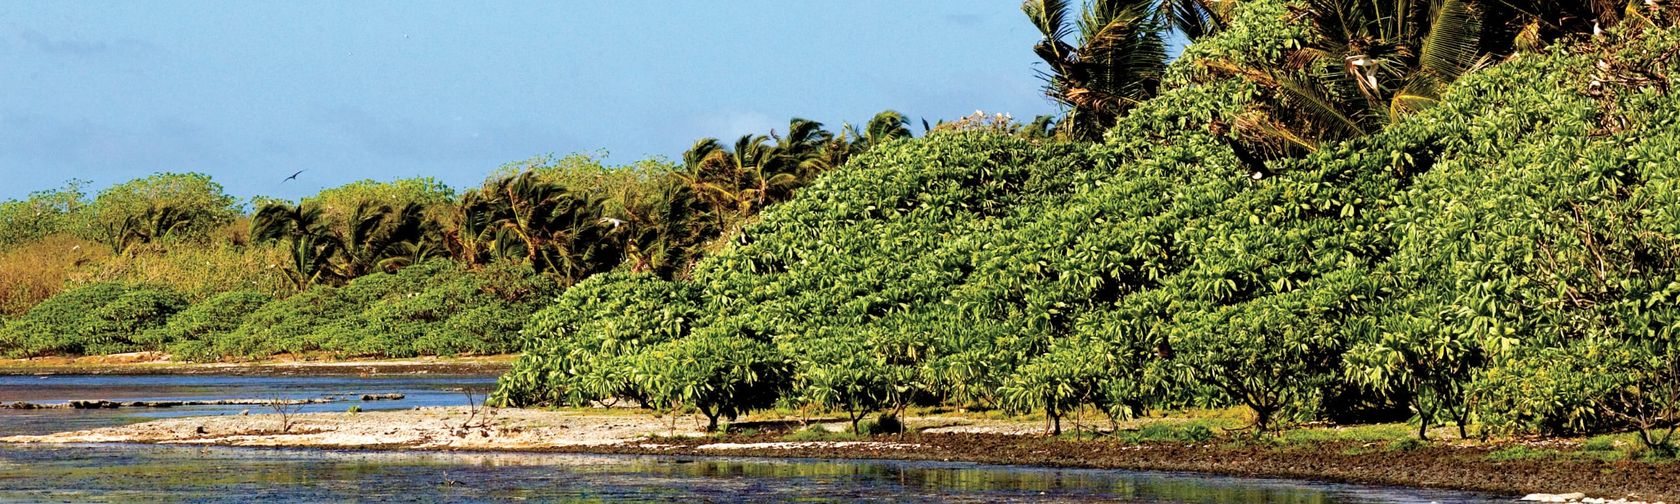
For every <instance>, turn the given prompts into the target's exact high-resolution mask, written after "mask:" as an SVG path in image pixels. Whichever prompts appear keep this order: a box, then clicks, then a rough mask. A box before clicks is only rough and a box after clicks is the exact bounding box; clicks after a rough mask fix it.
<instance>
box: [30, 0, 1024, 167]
mask: <svg viewBox="0 0 1680 504" xmlns="http://www.w3.org/2000/svg"><path fill="white" fill-rule="evenodd" d="M5 10H6V15H5V16H4V17H0V69H3V70H0V199H8V198H16V197H20V196H23V195H25V194H27V193H29V192H31V191H34V190H38V189H46V188H52V187H57V186H59V185H61V184H62V183H63V182H65V181H66V180H68V179H71V178H80V179H86V180H90V181H92V187H93V188H94V189H100V188H104V187H107V186H109V185H111V184H113V183H118V182H122V181H125V180H129V179H132V178H136V177H140V176H145V175H147V174H151V173H155V172H159V171H197V172H203V173H208V174H210V175H211V176H213V177H214V178H215V179H216V180H217V181H219V182H221V183H222V184H223V185H224V186H226V187H227V189H228V191H229V192H230V193H233V194H234V195H236V196H239V197H241V198H244V197H249V196H253V195H270V196H280V197H287V198H295V197H298V196H302V195H306V194H312V193H314V192H315V191H318V190H319V189H321V188H323V187H330V186H335V185H340V184H344V183H346V182H351V181H354V180H359V179H364V178H373V179H379V180H389V179H393V178H402V177H413V176H421V175H427V176H435V177H438V178H439V179H441V180H443V181H444V182H446V183H449V184H450V185H453V186H456V187H463V186H468V185H476V184H477V183H478V182H480V181H482V180H483V178H484V175H485V174H486V173H488V172H489V171H490V170H492V169H494V168H496V167H497V166H500V165H502V164H503V163H507V162H510V161H515V160H520V159H526V158H529V157H532V156H536V155H541V154H550V153H552V154H561V155H563V154H567V153H572V152H595V151H600V150H605V151H607V152H610V154H611V156H610V159H611V160H612V161H614V162H629V161H633V160H636V159H640V158H643V157H648V156H667V157H671V158H676V157H678V156H679V155H680V154H681V152H682V150H683V149H685V148H687V147H688V146H689V145H690V143H692V141H693V140H694V139H696V138H699V137H703V136H715V137H726V138H727V137H733V136H736V135H740V134H743V133H749V132H760V133H762V132H767V131H768V130H769V129H770V128H775V127H778V126H780V127H783V128H785V125H786V122H787V119H788V118H789V117H793V116H799V117H806V118H810V119H815V120H819V121H823V122H825V123H828V124H830V125H832V126H836V127H837V126H838V125H839V124H840V123H841V122H842V121H851V122H853V123H858V122H863V121H866V120H867V119H868V118H869V117H870V116H871V115H873V114H874V113H875V112H878V111H880V110H882V109H888V108H891V109H897V110H899V111H902V112H904V113H905V114H906V115H909V116H910V117H912V118H921V117H926V118H928V119H929V120H934V119H938V118H954V117H958V116H962V115H966V114H968V113H972V112H973V111H974V110H976V109H983V110H985V111H987V112H1008V113H1012V114H1014V115H1015V116H1016V117H1017V118H1023V119H1030V118H1031V117H1032V116H1034V115H1037V114H1043V113H1049V112H1051V111H1053V110H1054V106H1053V105H1052V104H1051V103H1049V102H1048V101H1047V100H1046V99H1045V98H1043V97H1042V95H1041V94H1040V93H1039V89H1038V88H1039V84H1040V83H1039V81H1038V80H1037V78H1036V77H1035V69H1036V67H1035V65H1034V62H1035V61H1036V60H1035V58H1034V57H1033V54H1032V51H1031V46H1032V44H1033V43H1034V42H1035V41H1036V39H1037V37H1036V33H1035V32H1034V31H1033V29H1032V27H1031V25H1029V24H1028V23H1027V22H1025V20H1024V17H1023V16H1022V14H1021V12H1020V9H1019V7H1018V4H1017V2H1015V1H1013V0H983V1H976V0H918V1H914V2H905V1H888V0H856V1H845V2H825V1H801V0H773V1H772V0H729V1H698V0H695V1H683V0H660V1H655V0H618V1H610V2H574V1H566V2H544V3H540V4H539V3H536V2H531V3H523V2H521V3H511V2H488V3H479V2H418V1H403V2H362V1H358V2H337V1H334V2H325V1H285V2H243V1H241V2H223V1H209V0H204V1H193V2H179V1H176V2H164V1H148V2H127V1H123V2H56V1H55V2H35V1H10V2H7V3H6V6H5ZM916 129H917V130H918V131H919V130H920V128H919V127H918V128H916ZM299 169H307V170H308V171H307V172H304V173H303V175H302V176H300V177H299V180H298V181H296V182H291V183H287V184H284V185H281V184H279V182H280V180H281V178H283V177H284V176H286V175H288V174H290V173H291V172H293V171H296V170H299Z"/></svg>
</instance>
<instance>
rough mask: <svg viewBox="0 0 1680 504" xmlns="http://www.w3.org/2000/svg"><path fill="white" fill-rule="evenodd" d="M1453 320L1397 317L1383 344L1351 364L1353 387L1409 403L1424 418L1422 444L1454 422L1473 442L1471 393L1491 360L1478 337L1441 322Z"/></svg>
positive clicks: (1361, 352) (1353, 355)
mask: <svg viewBox="0 0 1680 504" xmlns="http://www.w3.org/2000/svg"><path fill="white" fill-rule="evenodd" d="M1424 313H1429V312H1427V311H1426V312H1424ZM1452 316H1453V315H1452V314H1451V313H1450V312H1443V311H1439V310H1437V311H1435V312H1434V313H1433V316H1425V317H1416V316H1412V315H1410V314H1402V315H1399V316H1397V317H1394V318H1391V319H1390V321H1389V323H1387V324H1384V326H1385V329H1386V330H1385V331H1384V332H1383V333H1382V334H1381V335H1380V336H1379V337H1378V338H1377V341H1374V342H1367V343H1362V344H1359V345H1356V346H1355V347H1354V348H1353V349H1352V350H1350V351H1349V352H1348V354H1347V357H1346V360H1345V362H1346V366H1347V377H1348V379H1349V380H1350V381H1352V382H1353V383H1355V384H1357V385H1359V386H1362V387H1366V388H1368V389H1370V390H1372V391H1374V392H1377V393H1395V394H1398V395H1400V396H1402V397H1404V398H1405V399H1406V400H1407V402H1409V406H1410V407H1411V408H1412V411H1413V412H1415V413H1416V414H1417V417H1418V439H1420V440H1428V439H1429V426H1430V424H1431V422H1434V421H1437V420H1451V421H1453V423H1454V424H1455V425H1457V426H1458V436H1459V437H1460V438H1463V437H1468V436H1467V434H1468V433H1467V432H1466V426H1467V425H1468V424H1469V423H1470V411H1471V408H1470V402H1469V398H1468V397H1467V393H1466V389H1467V387H1468V386H1469V383H1470V379H1471V378H1472V376H1473V375H1474V374H1475V372H1476V370H1477V369H1480V368H1481V365H1482V363H1483V362H1484V361H1485V358H1484V356H1483V353H1482V350H1481V346H1480V345H1479V344H1478V343H1477V342H1476V341H1475V340H1474V338H1471V337H1469V336H1466V335H1462V334H1458V333H1455V332H1452V331H1451V330H1450V328H1451V327H1452V326H1451V325H1450V324H1448V325H1443V324H1441V323H1440V322H1439V321H1441V320H1445V319H1450V318H1451V317H1452Z"/></svg>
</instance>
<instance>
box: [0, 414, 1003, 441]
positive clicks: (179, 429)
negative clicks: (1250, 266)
mask: <svg viewBox="0 0 1680 504" xmlns="http://www.w3.org/2000/svg"><path fill="white" fill-rule="evenodd" d="M289 420H290V424H291V425H290V426H289V427H288V428H287V429H286V431H285V432H282V431H281V429H282V418H281V417H280V416H279V415H276V414H253V415H222V416H198V417H181V418H167V419H161V420H154V421H150V422H145V423H138V424H132V425H124V426H118V427H105V428H99V429H91V430H83V431H72V432H61V433H56V434H45V435H27V436H9V437H0V443H17V444H77V443H142V444H183V445H219V446H262V447H297V448H335V449H407V450H474V451H554V450H563V449H567V448H576V447H590V446H620V447H630V448H636V447H641V448H649V449H659V448H660V447H662V446H667V445H666V444H665V443H669V442H670V441H672V440H680V439H683V438H703V437H705V436H706V434H705V433H704V432H702V431H701V430H700V427H701V424H700V422H698V421H696V419H695V418H693V417H680V418H677V419H676V421H675V423H672V422H670V421H669V419H668V418H666V419H662V418H657V417H654V416H652V415H648V414H644V413H641V412H639V411H634V410H537V409H491V408H477V409H472V408H468V407H465V406H460V407H433V408H416V409H411V410H387V411H369V412H357V413H349V412H342V413H339V412H335V413H307V414H296V415H291V416H290V417H289ZM954 423H960V425H953V424H954ZM826 425H828V426H829V428H831V429H834V430H839V429H841V428H842V425H840V424H838V423H830V424H826ZM913 425H918V426H921V427H926V428H925V429H924V431H923V432H926V433H957V432H986V433H992V434H1024V433H1027V432H1030V430H1031V429H1030V427H1027V426H1021V425H1017V424H1013V423H1009V422H1001V421H1000V422H956V421H953V420H951V419H943V418H939V417H931V418H918V419H915V421H914V424H913ZM877 444H879V445H886V444H892V443H869V442H855V441H854V442H838V443H830V442H817V443H803V444H802V443H712V445H715V446H707V445H699V446H696V448H697V449H704V450H709V451H730V450H742V449H762V448H783V449H794V448H813V447H819V446H820V447H830V446H836V447H859V446H873V445H877ZM898 444H900V445H905V444H904V443H898ZM670 446H676V445H670ZM683 446H687V445H686V444H684V445H683ZM906 446H908V445H906Z"/></svg>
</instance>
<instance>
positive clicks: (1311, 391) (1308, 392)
mask: <svg viewBox="0 0 1680 504" xmlns="http://www.w3.org/2000/svg"><path fill="white" fill-rule="evenodd" d="M1280 301H1282V300H1280ZM1285 304H1286V303H1282V302H1280V303H1275V304H1269V305H1266V306H1258V307H1252V308H1250V309H1240V310H1229V311H1228V312H1226V313H1223V314H1216V315H1214V316H1213V317H1210V318H1211V319H1212V320H1208V321H1206V322H1212V323H1211V324H1208V325H1201V324H1198V325H1196V326H1191V327H1187V328H1185V329H1187V330H1188V331H1189V334H1187V336H1189V337H1188V338H1186V340H1187V343H1188V344H1187V345H1186V346H1187V347H1188V348H1186V349H1185V352H1184V354H1185V357H1186V358H1187V359H1186V360H1187V361H1188V364H1189V372H1190V373H1191V374H1193V375H1194V378H1195V379H1196V380H1197V381H1200V382H1202V383H1203V384H1205V385H1207V386H1209V387H1212V388H1213V389H1214V390H1216V391H1217V392H1218V393H1220V394H1222V395H1224V396H1225V397H1226V398H1228V399H1229V400H1231V401H1234V402H1236V403H1238V404H1241V405H1244V406H1247V407H1248V408H1249V409H1251V410H1253V411H1254V429H1255V431H1256V432H1258V433H1268V432H1274V431H1276V430H1277V428H1278V426H1279V425H1278V421H1279V417H1280V416H1282V415H1286V414H1289V413H1291V412H1300V411H1307V410H1311V409H1312V405H1314V404H1316V402H1317V400H1318V399H1319V398H1318V396H1317V395H1316V394H1317V391H1318V390H1320V389H1321V385H1323V384H1324V383H1326V382H1328V381H1329V380H1331V379H1334V371H1335V369H1334V367H1335V366H1334V364H1332V363H1339V362H1340V355H1341V352H1340V351H1339V350H1338V349H1337V348H1335V346H1334V345H1335V343H1336V338H1334V337H1332V336H1331V335H1332V334H1334V331H1337V330H1340V328H1335V327H1332V326H1330V325H1329V324H1328V323H1327V322H1326V321H1325V320H1323V319H1321V318H1319V317H1315V316H1302V315H1300V314H1297V313H1294V311H1293V310H1292V308H1293V309H1304V307H1300V306H1295V307H1288V306H1282V305H1285Z"/></svg>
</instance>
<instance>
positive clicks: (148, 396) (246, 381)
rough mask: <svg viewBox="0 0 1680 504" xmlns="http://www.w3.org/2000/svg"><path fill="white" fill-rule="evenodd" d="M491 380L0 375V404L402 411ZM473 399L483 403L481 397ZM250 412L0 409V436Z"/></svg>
mask: <svg viewBox="0 0 1680 504" xmlns="http://www.w3.org/2000/svg"><path fill="white" fill-rule="evenodd" d="M495 383H496V377H494V376H447V375H400V376H227V375H195V376H171V375H151V376H112V375H62V376H0V402H12V401H26V402H36V403H58V402H64V401H69V400H78V399H86V400H98V399H108V400H113V401H163V400H216V399H273V398H276V397H279V398H284V399H311V398H320V397H326V396H334V395H347V396H352V397H349V399H351V400H350V401H347V402H334V403H324V404H310V405H305V406H303V407H302V409H301V411H305V412H318V411H344V410H345V409H347V408H349V407H350V406H352V405H358V406H361V408H362V409H363V410H368V411H374V410H390V409H408V408H414V407H419V406H464V405H466V404H467V398H466V395H465V394H464V393H463V392H461V391H459V390H458V389H463V388H465V389H475V390H486V389H488V388H489V387H491V386H492V385H494V384H495ZM384 393H399V394H404V395H406V397H404V398H403V399H401V400H395V401H368V402H362V401H357V400H355V399H358V398H359V396H360V395H361V394H384ZM477 399H479V400H482V399H483V395H482V393H481V394H479V396H478V397H477ZM244 410H250V411H251V413H252V414H257V413H264V412H265V411H264V409H263V407H262V406H250V405H243V406H241V405H227V406H179V407H174V408H120V409H101V410H67V409H50V410H9V409H0V436H8V435H17V434H48V433H53V432H62V431H69V430H81V429H92V428H97V427H110V426H114V425H124V424H129V423H134V422H143V421H147V420H155V419H158V418H166V417H178V416H203V415H232V414H238V413H239V412H241V411H244Z"/></svg>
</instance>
